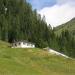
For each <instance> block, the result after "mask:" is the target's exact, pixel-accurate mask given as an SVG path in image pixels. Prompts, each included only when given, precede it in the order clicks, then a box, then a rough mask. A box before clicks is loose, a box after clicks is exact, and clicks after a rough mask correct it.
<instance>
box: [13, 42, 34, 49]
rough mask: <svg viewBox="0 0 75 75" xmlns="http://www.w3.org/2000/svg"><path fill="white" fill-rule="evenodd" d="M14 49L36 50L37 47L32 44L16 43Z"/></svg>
mask: <svg viewBox="0 0 75 75" xmlns="http://www.w3.org/2000/svg"><path fill="white" fill-rule="evenodd" d="M12 48H35V45H33V44H30V43H24V42H18V43H14V44H13V46H12Z"/></svg>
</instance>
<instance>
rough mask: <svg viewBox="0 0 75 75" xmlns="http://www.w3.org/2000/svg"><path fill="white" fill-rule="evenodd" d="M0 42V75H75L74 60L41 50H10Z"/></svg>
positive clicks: (5, 44)
mask: <svg viewBox="0 0 75 75" xmlns="http://www.w3.org/2000/svg"><path fill="white" fill-rule="evenodd" d="M8 46H9V44H8V43H4V42H2V41H0V75H75V60H74V59H66V58H64V57H60V56H56V55H51V54H49V53H48V52H47V51H44V50H43V49H38V48H35V49H14V48H13V49H12V48H8Z"/></svg>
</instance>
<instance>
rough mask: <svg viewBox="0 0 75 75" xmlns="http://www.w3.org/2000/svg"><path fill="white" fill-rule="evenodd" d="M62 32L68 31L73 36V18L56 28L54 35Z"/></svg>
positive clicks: (74, 28) (74, 22) (74, 30)
mask: <svg viewBox="0 0 75 75" xmlns="http://www.w3.org/2000/svg"><path fill="white" fill-rule="evenodd" d="M64 30H68V31H69V32H71V33H72V34H73V35H74V36H75V18H74V19H72V20H70V21H69V22H67V23H65V24H63V25H60V26H58V27H56V28H55V33H56V34H57V35H60V34H61V32H62V31H64Z"/></svg>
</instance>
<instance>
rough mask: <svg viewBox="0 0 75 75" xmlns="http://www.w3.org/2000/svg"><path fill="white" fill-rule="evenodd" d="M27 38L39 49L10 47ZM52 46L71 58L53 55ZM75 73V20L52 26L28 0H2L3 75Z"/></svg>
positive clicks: (0, 46) (0, 64)
mask: <svg viewBox="0 0 75 75" xmlns="http://www.w3.org/2000/svg"><path fill="white" fill-rule="evenodd" d="M21 40H27V41H29V42H32V43H35V46H36V48H33V49H21V48H11V44H12V43H13V42H15V41H21ZM46 47H49V48H51V49H54V50H56V51H58V52H60V53H63V54H65V55H67V56H69V57H70V58H64V57H61V56H57V55H52V54H50V53H48V51H45V50H44V49H43V48H46ZM50 74H51V75H60V74H61V75H75V19H72V20H71V21H69V22H68V23H65V24H63V25H60V26H58V27H55V28H52V27H51V25H47V23H46V21H45V16H43V18H41V15H40V14H38V13H37V10H36V9H35V10H33V9H32V6H31V4H29V3H28V2H27V1H26V0H0V75H50Z"/></svg>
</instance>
